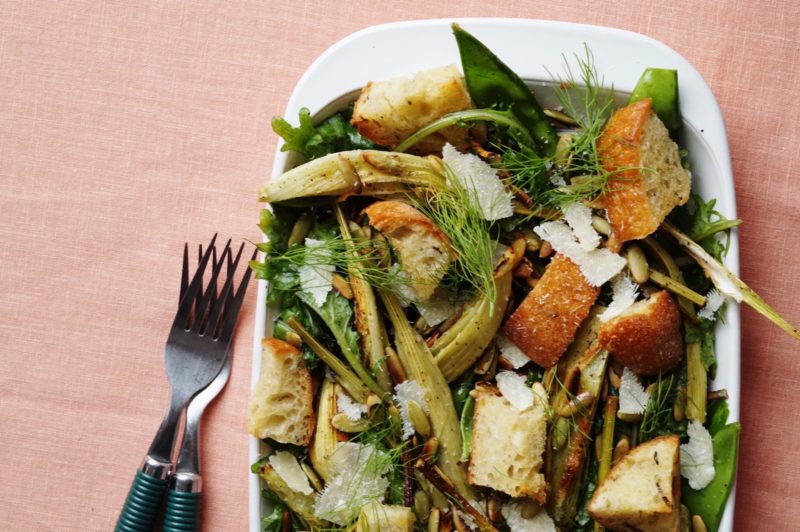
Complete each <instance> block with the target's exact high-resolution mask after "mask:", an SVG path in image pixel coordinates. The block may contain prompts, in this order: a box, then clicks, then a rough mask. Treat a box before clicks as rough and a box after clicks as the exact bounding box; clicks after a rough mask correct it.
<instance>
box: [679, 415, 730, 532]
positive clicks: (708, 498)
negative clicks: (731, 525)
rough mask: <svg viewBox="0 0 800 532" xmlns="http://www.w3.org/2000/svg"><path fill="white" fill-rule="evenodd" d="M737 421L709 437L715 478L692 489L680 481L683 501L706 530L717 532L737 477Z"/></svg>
mask: <svg viewBox="0 0 800 532" xmlns="http://www.w3.org/2000/svg"><path fill="white" fill-rule="evenodd" d="M741 430H742V427H741V425H740V424H739V423H731V424H729V425H725V426H724V427H723V428H721V429H720V430H719V431H718V432H717V433H716V434H715V435H714V436H713V438H712V439H711V441H712V444H713V447H714V469H715V471H716V474H715V475H714V480H712V481H711V483H710V484H709V485H708V486H706V487H705V488H703V489H701V490H699V491H698V490H693V489H692V488H690V487H689V485H688V483H687V482H686V480H684V481H683V486H682V488H683V497H682V500H683V504H685V505H686V507H687V508H689V512H691V514H692V515H699V516H700V517H702V518H703V523H705V525H706V528H707V529H708V530H709V532H716V531H717V530H718V529H719V523H720V521H721V520H722V513H723V512H724V511H725V503H726V502H727V500H728V495H730V493H731V487H732V486H733V479H734V477H735V476H736V458H737V456H738V454H739V433H740V432H741Z"/></svg>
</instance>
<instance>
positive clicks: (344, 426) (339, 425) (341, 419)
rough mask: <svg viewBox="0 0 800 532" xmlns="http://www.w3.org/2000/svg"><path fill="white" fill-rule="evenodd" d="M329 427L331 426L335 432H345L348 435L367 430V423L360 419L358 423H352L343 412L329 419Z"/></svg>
mask: <svg viewBox="0 0 800 532" xmlns="http://www.w3.org/2000/svg"><path fill="white" fill-rule="evenodd" d="M331 425H333V426H334V428H336V430H341V431H342V432H347V433H349V434H353V433H356V432H362V431H363V430H364V429H366V428H367V422H366V421H365V420H363V419H360V420H358V421H353V420H352V419H350V418H349V417H347V414H345V413H344V412H339V413H338V414H336V415H335V416H333V417H332V418H331Z"/></svg>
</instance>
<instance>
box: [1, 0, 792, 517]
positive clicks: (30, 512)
mask: <svg viewBox="0 0 800 532" xmlns="http://www.w3.org/2000/svg"><path fill="white" fill-rule="evenodd" d="M456 16H503V17H530V18H551V19H560V20H569V21H575V22H585V23H592V24H600V25H608V26H615V27H621V28H625V29H630V30H634V31H638V32H641V33H645V34H647V35H650V36H652V37H655V38H656V39H660V40H662V41H664V42H665V43H667V44H668V45H670V46H671V47H673V48H674V49H676V50H677V51H678V52H679V53H681V54H682V55H684V56H685V57H686V58H687V59H688V60H689V61H690V62H692V63H693V64H694V65H695V66H696V67H697V68H698V69H699V71H700V72H701V73H702V74H703V75H704V76H705V78H706V79H707V81H708V82H709V84H710V85H711V87H712V89H713V91H714V93H715V95H716V97H717V98H718V99H719V102H720V104H721V106H722V111H723V114H724V116H725V120H726V122H727V126H728V130H729V139H730V145H731V152H732V156H733V164H734V171H735V176H736V192H737V194H738V202H739V213H740V216H741V218H743V219H744V220H745V224H744V226H743V227H742V229H741V230H740V232H739V234H740V237H741V262H742V274H743V277H744V279H745V280H746V281H747V282H749V283H750V284H751V285H752V286H753V287H754V288H755V289H756V290H757V291H759V292H760V293H761V294H762V295H763V296H764V297H765V299H766V300H767V301H770V302H771V303H772V304H773V305H774V306H775V307H776V308H777V309H779V310H780V311H781V312H783V314H784V315H785V316H786V317H787V318H789V320H790V321H792V322H793V323H795V324H800V298H798V297H797V291H798V288H800V268H798V266H797V265H798V263H800V246H799V244H800V237H798V233H797V229H798V227H800V210H799V209H798V208H797V198H798V197H800V179H798V176H797V175H796V174H797V172H798V170H800V155H798V147H797V146H798V144H800V105H798V101H800V88H798V87H800V30H799V29H798V28H800V8H798V4H797V3H796V2H793V1H790V0H784V1H776V0H773V1H767V2H758V3H755V2H752V3H750V2H737V1H726V2H685V1H673V2H660V3H659V2H652V1H633V0H620V1H616V2H607V3H605V4H604V5H603V4H600V3H598V2H586V1H582V2H573V1H566V0H549V1H547V2H543V1H537V2H524V1H514V0H505V1H498V0H482V1H477V0H463V1H462V2H459V3H458V5H457V6H455V5H454V6H453V7H447V6H446V5H444V3H441V4H437V3H434V2H429V1H428V2H423V1H418V0H395V1H393V2H386V3H379V2H368V1H366V0H351V1H349V2H334V1H330V0H326V1H316V2H311V1H298V2H292V3H289V2H284V3H278V2H263V1H249V2H245V1H243V2H223V1H219V0H217V1H214V2H194V1H191V2H190V1H182V0H174V1H152V2H151V1H147V2H130V1H119V0H117V1H88V0H87V1H81V0H62V1H59V2H52V1H44V2H30V1H22V0H20V1H9V0H4V1H2V2H0V180H1V181H0V182H1V183H2V195H0V240H1V241H2V245H1V246H0V268H1V270H0V271H2V274H0V298H2V299H0V338H2V341H3V344H4V347H3V349H2V355H1V356H2V364H0V427H2V429H0V430H2V437H0V463H2V467H0V529H2V530H37V531H40V530H109V529H111V528H112V527H113V524H114V522H115V520H116V517H117V515H118V512H119V509H120V507H121V504H122V502H123V499H124V497H125V494H126V491H127V489H128V486H129V482H130V480H131V478H132V474H133V472H134V469H135V468H136V466H137V465H138V463H139V461H140V459H141V457H142V456H143V454H144V452H145V450H146V448H147V445H148V444H149V442H150V439H151V438H152V436H153V433H154V432H155V430H156V428H157V426H158V423H159V421H160V419H161V415H162V413H163V409H164V408H165V405H166V401H167V387H166V381H165V376H164V371H163V365H162V356H161V352H162V346H163V342H164V339H165V337H166V333H167V330H168V325H169V323H170V320H171V317H172V313H173V312H174V308H175V305H176V299H177V288H178V286H177V284H178V279H179V271H180V269H179V268H180V263H179V253H180V249H181V246H182V243H183V242H184V241H189V242H203V241H206V240H207V239H208V238H209V237H210V235H211V234H213V233H214V232H217V231H219V232H220V233H221V234H222V235H223V236H225V237H232V238H234V239H235V240H241V239H258V238H259V234H258V230H257V228H256V225H255V224H256V221H257V216H258V211H259V205H258V204H257V202H256V200H255V197H256V190H257V188H258V187H259V185H260V184H261V183H262V182H263V181H264V180H265V179H266V178H267V176H268V173H269V168H270V166H271V160H272V153H273V150H274V147H275V136H274V135H273V134H272V132H271V130H270V127H269V123H270V118H271V117H272V116H273V115H276V114H281V113H282V111H283V109H284V106H285V104H286V101H287V98H288V96H289V93H290V91H291V89H292V87H293V85H294V84H295V83H296V81H297V79H298V78H299V76H300V75H301V73H302V72H303V71H304V70H305V68H306V67H307V66H308V65H309V64H310V63H311V61H312V60H313V59H314V58H315V57H316V56H317V55H318V54H320V53H321V52H322V51H323V50H325V49H326V48H327V47H328V46H329V45H331V44H332V43H334V42H335V41H337V40H338V39H340V38H342V37H344V36H346V35H347V34H349V33H351V32H353V31H355V30H358V29H361V28H364V27H366V26H369V25H372V24H376V23H381V22H388V21H396V20H403V19H409V18H439V17H456ZM252 296H253V297H252V298H251V299H250V301H248V302H247V304H246V307H245V309H244V312H243V316H242V320H241V326H240V334H239V336H238V339H237V341H236V344H235V357H236V358H235V363H234V370H233V376H232V378H231V381H230V383H229V384H228V387H227V389H226V390H225V393H224V394H223V395H222V396H221V398H220V399H219V401H218V402H217V403H216V404H215V405H213V406H212V407H211V408H210V410H209V412H208V413H207V417H206V423H205V433H204V435H203V465H204V473H205V477H206V494H205V502H206V506H205V509H204V514H203V521H204V529H205V530H211V531H217V530H244V529H245V527H246V526H247V504H248V496H247V478H248V474H249V472H248V471H249V470H248V466H249V464H248V461H247V437H246V434H245V429H244V421H243V418H244V411H245V406H246V402H247V396H248V387H249V381H250V359H251V331H252V326H253V313H254V309H255V301H254V298H255V291H253V293H252ZM799 347H800V344H798V342H796V341H793V340H791V339H790V338H789V337H788V336H786V335H785V334H783V333H782V332H780V331H779V330H777V329H776V328H775V327H774V326H772V325H770V324H768V323H767V322H766V321H765V320H764V319H762V318H761V317H759V316H757V315H756V314H755V313H753V312H752V311H750V310H748V309H745V310H744V312H743V334H742V358H743V361H742V380H743V383H744V393H743V403H742V422H743V425H744V432H743V439H742V449H741V460H740V469H739V480H738V490H739V491H738V501H737V502H738V504H737V512H736V529H737V530H742V531H750V530H793V529H796V528H797V523H798V522H800V504H798V503H799V502H800V501H799V500H798V495H797V494H798V493H800V480H799V479H800V443H798V442H800V438H798V437H797V435H796V434H795V433H794V431H795V430H797V429H798V427H800V408H798V407H797V401H796V400H795V399H796V396H795V395H794V391H795V390H794V386H795V385H796V383H797V381H798V377H800V358H798V351H800V349H798V348H799ZM720 356H722V357H724V356H725V354H724V353H720Z"/></svg>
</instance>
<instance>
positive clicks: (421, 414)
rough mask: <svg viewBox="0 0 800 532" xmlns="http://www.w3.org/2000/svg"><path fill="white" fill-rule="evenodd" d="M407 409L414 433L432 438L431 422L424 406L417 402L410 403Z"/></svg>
mask: <svg viewBox="0 0 800 532" xmlns="http://www.w3.org/2000/svg"><path fill="white" fill-rule="evenodd" d="M406 408H407V410H408V420H409V421H410V422H411V426H412V427H414V431H416V433H417V434H419V435H420V436H422V437H423V438H427V437H428V436H430V435H431V422H430V420H429V419H428V416H427V414H425V410H423V409H422V406H420V404H419V403H418V402H416V401H409V402H408V404H407V405H406Z"/></svg>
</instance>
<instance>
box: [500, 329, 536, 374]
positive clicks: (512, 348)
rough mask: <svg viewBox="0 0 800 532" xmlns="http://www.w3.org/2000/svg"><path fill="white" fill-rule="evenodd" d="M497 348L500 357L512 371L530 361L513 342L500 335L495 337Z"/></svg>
mask: <svg viewBox="0 0 800 532" xmlns="http://www.w3.org/2000/svg"><path fill="white" fill-rule="evenodd" d="M497 348H498V349H500V356H502V357H503V358H505V359H506V360H507V361H508V363H509V364H511V367H512V368H514V369H519V368H521V367H522V366H524V365H525V364H527V363H528V362H530V361H531V359H530V358H528V357H527V356H526V355H525V353H523V352H522V350H521V349H520V348H519V347H517V346H516V344H514V342H512V341H511V340H509V339H508V338H507V337H506V336H504V335H502V334H499V335H497Z"/></svg>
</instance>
